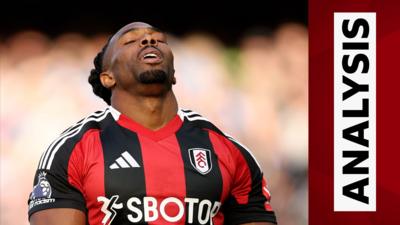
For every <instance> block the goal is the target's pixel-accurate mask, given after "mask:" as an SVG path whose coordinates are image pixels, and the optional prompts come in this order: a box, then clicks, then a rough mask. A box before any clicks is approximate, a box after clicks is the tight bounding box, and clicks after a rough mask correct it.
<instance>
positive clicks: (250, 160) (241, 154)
mask: <svg viewBox="0 0 400 225" xmlns="http://www.w3.org/2000/svg"><path fill="white" fill-rule="evenodd" d="M178 114H179V116H180V117H181V119H182V120H183V121H184V123H187V124H189V125H190V126H194V127H197V128H199V129H204V130H208V131H210V136H214V137H215V138H216V139H218V140H219V141H221V142H223V143H224V144H225V145H226V146H227V147H228V149H230V151H229V152H230V154H232V155H233V156H234V158H237V159H238V158H239V159H243V161H244V162H246V164H248V165H249V166H251V167H252V168H253V169H261V167H260V164H259V162H258V161H257V159H256V157H255V156H254V154H253V152H252V151H251V150H250V149H249V148H248V147H247V146H246V145H244V144H243V143H241V142H240V141H238V140H237V139H235V138H233V137H232V136H230V135H229V134H227V133H225V132H223V131H222V130H221V129H220V128H218V127H217V126H216V125H215V124H213V123H212V122H211V121H209V120H208V119H207V118H205V117H203V116H202V115H201V114H199V113H197V112H195V111H193V110H190V109H183V108H180V110H179V111H178Z"/></svg>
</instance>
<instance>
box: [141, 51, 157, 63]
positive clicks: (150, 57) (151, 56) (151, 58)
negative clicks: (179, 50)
mask: <svg viewBox="0 0 400 225" xmlns="http://www.w3.org/2000/svg"><path fill="white" fill-rule="evenodd" d="M139 59H140V60H141V61H143V62H144V63H147V64H157V63H161V62H162V60H163V57H162V54H161V52H160V51H159V50H158V49H156V48H147V49H145V50H143V52H142V53H141V54H140V57H139Z"/></svg>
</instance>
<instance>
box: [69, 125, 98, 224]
mask: <svg viewBox="0 0 400 225" xmlns="http://www.w3.org/2000/svg"><path fill="white" fill-rule="evenodd" d="M99 132H100V131H99V130H95V129H93V130H89V131H87V132H86V133H85V134H84V136H83V137H82V139H81V140H80V142H78V143H77V144H76V146H75V148H74V150H73V152H72V154H71V157H70V160H69V163H68V181H69V183H70V184H71V185H73V186H74V187H76V188H77V189H79V190H80V191H81V193H82V194H83V196H84V198H85V200H86V207H87V208H88V209H89V214H88V220H89V223H90V224H101V220H102V219H103V217H104V213H102V212H101V211H100V208H101V206H102V203H101V202H98V201H97V196H105V193H104V158H103V150H102V147H101V141H100V136H99Z"/></svg>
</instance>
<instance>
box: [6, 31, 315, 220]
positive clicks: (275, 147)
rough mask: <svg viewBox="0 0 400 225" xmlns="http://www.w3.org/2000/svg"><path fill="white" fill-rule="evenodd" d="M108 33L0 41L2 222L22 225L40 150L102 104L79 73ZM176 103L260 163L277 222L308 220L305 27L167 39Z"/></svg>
mask: <svg viewBox="0 0 400 225" xmlns="http://www.w3.org/2000/svg"><path fill="white" fill-rule="evenodd" d="M108 36H109V35H108V34H98V35H95V36H91V37H88V36H83V35H81V34H77V33H66V34H63V35H60V36H59V37H57V38H52V39H50V38H49V37H48V36H46V35H45V34H42V33H40V32H36V31H23V32H20V33H16V34H14V35H12V36H11V37H9V38H6V39H3V40H1V39H0V76H1V80H0V85H1V87H0V91H1V96H0V97H1V99H0V104H1V105H0V107H1V108H0V110H1V120H0V129H1V130H0V138H1V139H0V140H1V146H0V147H1V148H0V151H1V158H0V185H1V186H0V224H28V220H27V199H28V196H29V193H30V191H31V189H32V185H33V177H34V173H35V170H36V166H37V163H38V161H39V157H40V155H41V153H42V151H44V150H45V148H46V147H47V145H48V144H50V142H51V141H52V140H53V139H55V138H56V137H57V136H58V135H59V134H60V133H61V132H62V131H63V130H64V129H65V128H67V127H68V126H70V125H72V124H73V123H75V122H77V121H78V120H80V119H81V118H82V117H83V116H86V115H88V114H90V113H91V112H93V111H95V110H102V109H104V108H105V107H106V104H105V103H104V102H103V101H102V100H101V99H100V98H97V97H96V96H94V94H93V93H92V90H91V86H90V85H89V84H88V82H87V77H88V75H89V72H90V70H91V69H92V67H93V63H92V61H93V58H94V57H95V55H96V54H97V52H98V51H99V50H100V49H101V47H102V46H103V45H104V44H105V42H106V40H107V38H108ZM169 36H170V37H169V44H170V46H171V48H172V50H173V53H174V55H175V69H176V78H177V84H176V85H175V86H174V87H173V88H174V91H175V93H176V95H177V98H178V102H179V106H180V107H182V108H189V109H192V110H194V111H197V112H199V113H200V114H202V115H203V116H204V117H206V118H208V119H209V120H211V121H213V122H214V123H215V124H216V125H217V126H219V127H220V128H221V129H222V130H223V131H225V132H226V133H228V134H230V135H231V136H233V137H235V138H236V139H237V140H239V141H240V142H242V143H243V144H245V145H247V146H248V147H249V148H250V149H251V150H252V151H253V153H254V155H255V156H256V157H257V159H258V161H259V163H260V164H261V166H262V167H263V168H262V169H263V170H264V173H265V177H266V178H267V181H268V184H269V189H270V191H271V194H272V206H273V208H274V210H275V212H276V214H277V218H278V222H279V224H282V225H306V224H308V221H307V218H308V215H307V214H308V190H307V188H308V187H307V183H308V181H307V156H308V151H307V149H308V96H307V90H308V31H307V28H306V27H304V26H303V25H300V24H294V23H287V24H283V25H281V26H280V27H278V28H277V29H275V30H273V31H267V30H263V29H262V28H259V29H255V30H252V31H249V32H246V33H244V35H243V37H242V38H241V39H240V40H241V41H240V43H238V44H237V45H234V46H232V45H226V44H225V43H223V42H221V41H220V40H219V39H217V38H216V37H215V36H213V35H210V34H207V33H200V32H197V33H191V34H187V35H185V36H180V37H177V36H174V35H173V34H170V35H169Z"/></svg>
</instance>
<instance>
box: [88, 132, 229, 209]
mask: <svg viewBox="0 0 400 225" xmlns="http://www.w3.org/2000/svg"><path fill="white" fill-rule="evenodd" d="M99 141H100V142H101V143H100V144H101V152H100V153H101V154H99V155H98V156H97V159H94V160H93V162H96V163H93V164H92V165H91V166H89V167H88V172H87V175H86V177H85V182H84V186H85V195H86V198H87V201H88V202H93V203H96V202H98V198H99V196H104V197H106V198H108V199H110V198H111V197H112V196H118V199H119V200H118V201H120V202H125V204H126V203H127V202H128V201H129V200H130V199H132V198H134V199H138V200H139V201H140V202H143V201H144V199H145V198H146V197H150V198H154V199H155V201H157V203H158V204H160V203H161V202H162V201H163V200H164V199H168V198H175V199H177V200H179V201H181V202H182V203H184V205H185V198H188V199H198V200H199V201H201V200H202V199H207V200H209V201H210V202H215V201H218V202H221V201H223V199H225V198H226V196H223V193H226V192H227V191H224V190H223V189H229V185H228V184H230V183H231V182H232V181H231V180H230V179H229V177H227V176H223V174H226V173H227V172H226V171H225V170H227V169H228V168H226V167H225V166H221V165H226V162H221V160H222V157H219V156H218V155H217V154H216V152H215V151H214V149H213V148H214V146H213V144H212V143H211V141H210V139H209V137H208V134H207V132H199V131H193V132H190V131H189V132H188V131H185V132H177V133H176V134H172V135H170V136H168V137H166V138H163V139H161V140H154V139H152V138H150V137H148V136H145V135H140V134H137V133H134V132H130V131H127V130H121V129H117V128H115V129H110V130H105V131H103V132H102V133H101V135H100V140H99ZM94 205H95V204H94Z"/></svg>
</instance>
